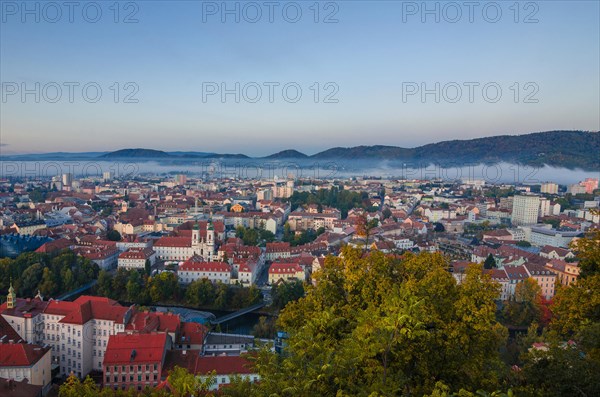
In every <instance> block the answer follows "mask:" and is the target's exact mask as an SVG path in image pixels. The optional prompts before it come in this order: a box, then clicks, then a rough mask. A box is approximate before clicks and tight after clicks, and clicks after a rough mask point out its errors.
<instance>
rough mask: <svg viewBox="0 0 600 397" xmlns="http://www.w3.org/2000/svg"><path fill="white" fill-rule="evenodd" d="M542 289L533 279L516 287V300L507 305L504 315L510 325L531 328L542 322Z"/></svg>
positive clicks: (526, 280) (524, 281)
mask: <svg viewBox="0 0 600 397" xmlns="http://www.w3.org/2000/svg"><path fill="white" fill-rule="evenodd" d="M541 302H542V289H541V288H540V286H539V284H538V283H537V281H535V280H534V279H533V278H528V279H525V280H523V282H521V283H518V284H517V286H516V287H515V296H514V299H511V300H510V301H509V302H507V303H506V305H505V307H504V310H503V314H504V317H505V319H506V320H507V321H508V323H509V324H510V325H516V326H529V325H531V324H532V323H534V322H539V321H540V320H541V315H542V309H541Z"/></svg>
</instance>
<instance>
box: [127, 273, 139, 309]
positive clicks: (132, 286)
mask: <svg viewBox="0 0 600 397" xmlns="http://www.w3.org/2000/svg"><path fill="white" fill-rule="evenodd" d="M141 292H142V278H141V277H140V273H139V272H138V271H137V270H133V271H131V272H129V278H128V280H127V300H128V301H129V302H136V303H139V299H140V295H141Z"/></svg>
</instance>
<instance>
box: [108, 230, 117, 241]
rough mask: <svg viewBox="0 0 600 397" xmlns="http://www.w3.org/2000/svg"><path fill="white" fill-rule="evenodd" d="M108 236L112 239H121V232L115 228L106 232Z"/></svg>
mask: <svg viewBox="0 0 600 397" xmlns="http://www.w3.org/2000/svg"><path fill="white" fill-rule="evenodd" d="M106 238H107V239H108V240H110V241H121V233H119V232H118V231H116V230H114V229H113V230H111V231H109V232H108V233H106Z"/></svg>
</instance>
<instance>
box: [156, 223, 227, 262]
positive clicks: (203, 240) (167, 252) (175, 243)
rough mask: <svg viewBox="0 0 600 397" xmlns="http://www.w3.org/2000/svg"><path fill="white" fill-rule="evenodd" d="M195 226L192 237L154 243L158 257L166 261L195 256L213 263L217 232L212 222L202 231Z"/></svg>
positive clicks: (174, 238)
mask: <svg viewBox="0 0 600 397" xmlns="http://www.w3.org/2000/svg"><path fill="white" fill-rule="evenodd" d="M202 232H203V233H201V231H200V228H199V227H198V225H197V224H196V225H194V228H193V230H192V237H191V238H189V237H161V238H160V239H158V241H156V243H154V251H156V256H157V257H158V258H160V259H164V260H171V261H172V260H187V259H188V258H191V257H192V256H194V255H199V256H201V257H202V258H203V259H205V260H208V261H211V260H213V259H216V257H215V230H214V227H213V225H212V222H208V223H207V225H206V230H203V231H202Z"/></svg>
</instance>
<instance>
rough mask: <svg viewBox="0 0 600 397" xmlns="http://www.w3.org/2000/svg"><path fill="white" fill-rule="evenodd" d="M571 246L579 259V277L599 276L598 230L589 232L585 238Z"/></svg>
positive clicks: (599, 233) (599, 243) (599, 234)
mask: <svg viewBox="0 0 600 397" xmlns="http://www.w3.org/2000/svg"><path fill="white" fill-rule="evenodd" d="M572 246H573V248H575V250H576V252H577V257H578V258H579V267H580V269H581V272H580V277H582V278H585V277H588V276H592V275H595V274H600V229H594V230H591V231H589V232H588V233H587V234H586V238H582V239H579V240H577V242H576V243H573V244H572Z"/></svg>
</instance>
